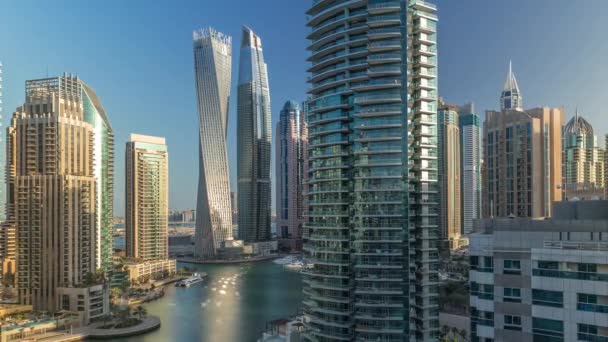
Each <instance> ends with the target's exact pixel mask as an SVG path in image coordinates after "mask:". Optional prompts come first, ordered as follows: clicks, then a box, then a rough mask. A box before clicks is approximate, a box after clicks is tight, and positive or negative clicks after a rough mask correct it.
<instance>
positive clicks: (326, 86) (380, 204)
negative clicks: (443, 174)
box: [303, 0, 439, 342]
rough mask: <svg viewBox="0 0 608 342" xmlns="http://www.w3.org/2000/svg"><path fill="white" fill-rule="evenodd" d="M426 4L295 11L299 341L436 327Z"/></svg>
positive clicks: (383, 336)
mask: <svg viewBox="0 0 608 342" xmlns="http://www.w3.org/2000/svg"><path fill="white" fill-rule="evenodd" d="M435 12H436V7H435V5H434V4H431V3H429V2H426V1H416V0H408V1H405V0H394V1H386V0H383V1H375V0H368V1H345V2H335V1H334V2H332V1H314V2H312V5H311V6H310V8H309V9H308V11H307V15H308V23H307V25H308V26H309V27H311V29H312V30H311V32H310V34H309V35H308V37H307V38H308V39H309V41H310V44H309V46H308V50H309V51H310V53H311V54H310V57H309V61H310V62H311V64H312V65H311V67H310V69H309V72H310V73H311V74H310V83H311V85H312V86H311V89H310V91H309V93H310V99H309V101H308V108H307V111H308V120H307V121H308V133H309V140H308V146H309V156H308V160H309V165H308V166H309V189H308V201H309V203H308V205H309V213H308V221H307V223H306V224H305V231H304V232H305V237H304V239H305V241H306V242H305V247H304V249H305V251H306V254H307V258H309V259H310V260H311V261H312V262H313V263H314V268H312V269H309V270H305V271H303V274H304V278H303V281H304V297H305V299H304V313H305V315H306V319H305V325H306V327H307V331H306V336H305V338H306V339H307V340H311V341H330V340H331V341H363V340H366V341H377V340H380V341H389V340H391V341H410V342H412V341H431V340H435V339H437V338H438V330H439V322H438V293H437V285H438V281H439V279H438V273H437V268H438V257H439V255H438V248H437V244H438V242H439V228H438V213H439V203H438V201H439V198H438V194H437V189H438V186H437V118H436V115H437V80H436V78H437V75H436V70H437V46H436V25H437V17H436V15H435Z"/></svg>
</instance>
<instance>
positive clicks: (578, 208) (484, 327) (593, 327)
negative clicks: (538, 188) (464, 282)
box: [469, 201, 608, 341]
mask: <svg viewBox="0 0 608 342" xmlns="http://www.w3.org/2000/svg"><path fill="white" fill-rule="evenodd" d="M554 205H555V207H554V210H553V212H554V216H553V217H552V218H551V219H545V220H535V219H529V218H525V219H524V218H516V219H510V218H495V219H484V220H480V221H478V222H476V227H475V233H474V234H471V235H470V247H469V250H470V259H471V270H470V272H469V277H470V279H469V280H470V289H471V294H470V301H469V302H470V306H471V341H605V340H607V339H608V331H607V330H606V327H607V325H608V324H607V323H606V322H608V310H607V309H608V305H607V304H606V303H608V292H607V291H606V290H607V287H606V281H608V275H607V273H606V270H608V256H607V253H606V250H607V249H608V234H606V231H607V230H608V215H607V214H606V213H608V202H607V201H577V202H556V203H554Z"/></svg>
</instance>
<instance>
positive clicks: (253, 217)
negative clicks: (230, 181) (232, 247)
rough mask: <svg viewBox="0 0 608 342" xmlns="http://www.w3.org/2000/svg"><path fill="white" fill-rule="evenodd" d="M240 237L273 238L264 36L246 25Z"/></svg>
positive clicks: (241, 110)
mask: <svg viewBox="0 0 608 342" xmlns="http://www.w3.org/2000/svg"><path fill="white" fill-rule="evenodd" d="M237 92H238V94H237V96H238V98H237V120H238V126H237V135H238V138H237V149H238V152H237V154H238V166H237V169H238V170H237V174H238V207H239V214H238V215H239V239H241V240H244V241H245V242H256V241H266V240H270V203H271V202H270V200H271V199H270V153H271V149H270V148H271V147H270V145H271V143H272V131H271V128H270V91H269V87H268V72H267V68H266V63H264V55H263V53H262V40H261V39H260V37H259V36H257V35H256V34H255V33H254V32H253V31H252V30H251V29H250V28H248V27H244V28H243V38H242V42H241V56H240V61H239V81H238V88H237Z"/></svg>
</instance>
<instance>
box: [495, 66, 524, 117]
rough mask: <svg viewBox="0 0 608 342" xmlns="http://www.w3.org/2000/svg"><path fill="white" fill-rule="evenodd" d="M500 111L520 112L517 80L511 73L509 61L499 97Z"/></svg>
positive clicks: (519, 94)
mask: <svg viewBox="0 0 608 342" xmlns="http://www.w3.org/2000/svg"><path fill="white" fill-rule="evenodd" d="M500 109H501V110H522V97H521V92H520V91H519V85H518V84H517V79H516V78H515V74H514V73H513V67H512V63H511V60H509V73H508V74H507V79H506V80H505V84H504V86H503V89H502V94H501V96H500Z"/></svg>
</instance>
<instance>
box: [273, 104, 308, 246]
mask: <svg viewBox="0 0 608 342" xmlns="http://www.w3.org/2000/svg"><path fill="white" fill-rule="evenodd" d="M307 139H308V136H307V129H306V121H305V119H304V113H302V111H301V110H300V106H299V105H298V104H297V103H296V102H294V101H287V102H286V103H285V106H283V110H281V115H280V117H279V123H278V124H277V142H276V174H275V176H276V180H277V186H276V191H277V195H276V196H277V197H276V205H277V212H276V214H277V235H278V237H279V239H280V240H287V241H288V242H290V243H289V245H290V247H291V248H292V249H295V248H297V249H300V248H301V243H302V225H303V224H304V183H305V181H306V179H307V176H306V173H305V171H306V168H305V165H304V161H305V158H306V157H305V156H306V153H307V152H308V151H307V150H306V147H307V144H306V141H307Z"/></svg>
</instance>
